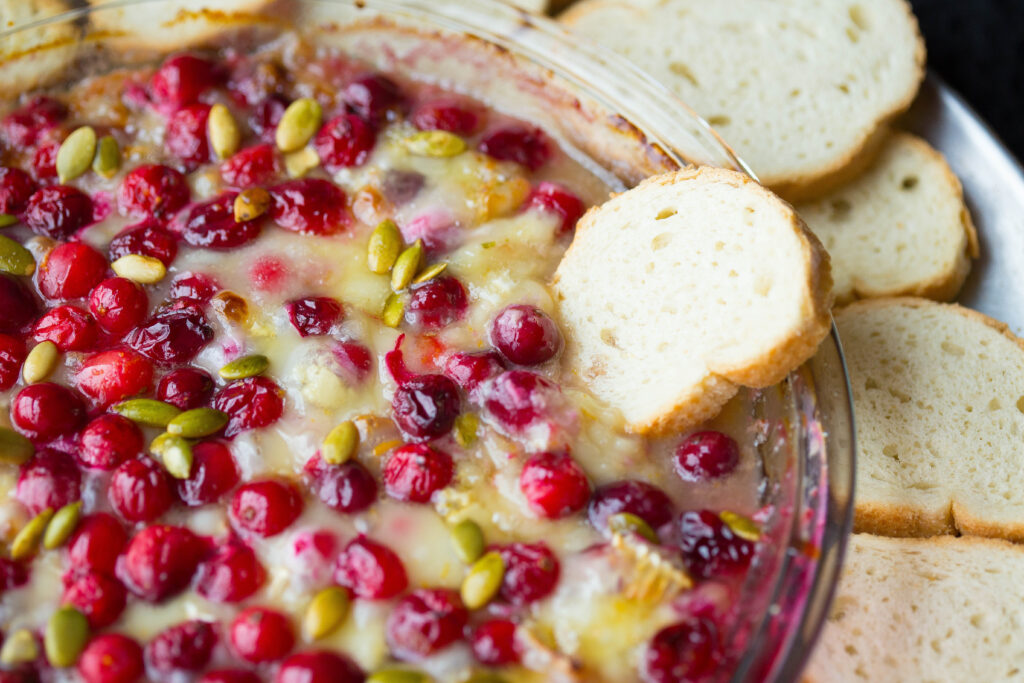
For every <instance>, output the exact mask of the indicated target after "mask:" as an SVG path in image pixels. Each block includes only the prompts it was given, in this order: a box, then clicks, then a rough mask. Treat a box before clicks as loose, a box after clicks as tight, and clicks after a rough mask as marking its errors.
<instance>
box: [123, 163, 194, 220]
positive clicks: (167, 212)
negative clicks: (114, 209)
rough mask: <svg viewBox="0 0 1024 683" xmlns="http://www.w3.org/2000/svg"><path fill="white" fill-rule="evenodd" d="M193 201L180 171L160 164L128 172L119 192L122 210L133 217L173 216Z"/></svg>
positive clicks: (140, 167)
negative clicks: (190, 199)
mask: <svg viewBox="0 0 1024 683" xmlns="http://www.w3.org/2000/svg"><path fill="white" fill-rule="evenodd" d="M188 200H189V189H188V182H186V180H185V176H183V175H182V174H181V173H179V172H178V171H175V170H174V169H173V168H169V167H167V166H161V165H160V164H147V165H145V166H139V167H138V168H134V169H132V170H131V171H129V172H128V175H126V176H125V177H124V180H123V181H122V182H121V187H120V188H118V191H117V203H118V205H119V206H120V207H121V210H122V211H124V212H125V213H128V214H131V215H133V216H156V217H157V218H169V217H171V216H173V215H174V214H175V213H177V211H178V210H179V209H181V208H182V207H183V206H185V204H187V203H188Z"/></svg>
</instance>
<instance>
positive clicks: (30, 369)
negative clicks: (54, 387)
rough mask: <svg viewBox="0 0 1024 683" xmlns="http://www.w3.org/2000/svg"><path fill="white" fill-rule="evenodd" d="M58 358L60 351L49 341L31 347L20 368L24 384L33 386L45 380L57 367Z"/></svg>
mask: <svg viewBox="0 0 1024 683" xmlns="http://www.w3.org/2000/svg"><path fill="white" fill-rule="evenodd" d="M59 358H60V349H58V348H57V345H56V344H54V343H53V342H52V341H50V340H49V339H46V340H44V341H41V342H39V343H38V344H36V345H35V346H33V347H32V350H31V351H29V352H28V355H27V356H25V362H24V363H23V364H22V366H21V377H22V379H24V380H25V384H35V383H36V382H42V381H43V380H44V379H46V378H47V377H48V376H49V374H50V373H51V372H53V369H54V368H55V367H57V360H58V359H59Z"/></svg>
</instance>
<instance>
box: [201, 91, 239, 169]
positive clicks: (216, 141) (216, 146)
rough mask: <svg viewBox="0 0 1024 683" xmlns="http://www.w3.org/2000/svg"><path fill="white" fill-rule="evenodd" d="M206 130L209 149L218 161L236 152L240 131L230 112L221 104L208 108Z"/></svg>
mask: <svg viewBox="0 0 1024 683" xmlns="http://www.w3.org/2000/svg"><path fill="white" fill-rule="evenodd" d="M206 128H207V131H208V134H209V136H210V147H212V148H213V153H214V154H216V155H217V158H218V159H227V158H228V157H229V156H231V155H232V154H234V153H235V152H237V151H238V147H239V145H241V143H242V131H240V130H239V129H238V123H237V122H236V121H235V117H234V116H232V115H231V111H230V110H229V109H228V108H227V107H225V106H224V105H223V104H215V105H213V106H212V107H210V117H209V118H208V119H207V120H206Z"/></svg>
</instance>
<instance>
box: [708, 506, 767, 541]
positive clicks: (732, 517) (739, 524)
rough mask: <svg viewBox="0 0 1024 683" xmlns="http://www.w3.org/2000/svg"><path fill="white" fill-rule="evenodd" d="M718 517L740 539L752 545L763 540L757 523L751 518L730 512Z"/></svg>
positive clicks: (724, 511) (723, 512) (719, 514)
mask: <svg viewBox="0 0 1024 683" xmlns="http://www.w3.org/2000/svg"><path fill="white" fill-rule="evenodd" d="M718 517H719V518H720V519H721V520H722V521H723V522H725V525H726V526H727V527H729V528H730V529H732V532H733V533H734V534H736V535H737V536H739V537H740V538H742V539H744V540H747V541H751V542H752V543H756V542H757V541H759V540H760V539H761V530H760V529H759V528H758V526H757V523H756V522H755V521H754V520H752V519H750V518H749V517H744V516H743V515H738V514H736V513H735V512H729V511H728V510H722V511H721V512H719V513H718Z"/></svg>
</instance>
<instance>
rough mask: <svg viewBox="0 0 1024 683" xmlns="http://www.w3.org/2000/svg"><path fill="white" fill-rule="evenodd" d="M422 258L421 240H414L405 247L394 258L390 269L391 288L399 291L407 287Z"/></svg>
mask: <svg viewBox="0 0 1024 683" xmlns="http://www.w3.org/2000/svg"><path fill="white" fill-rule="evenodd" d="M422 260H423V240H416V243H415V244H414V245H412V246H411V247H408V248H407V249H405V251H403V252H402V253H401V254H399V255H398V258H397V259H396V260H395V266H394V268H392V269H391V289H393V290H395V291H396V292H400V291H402V290H403V289H405V288H406V287H408V286H409V283H410V282H412V279H413V278H414V277H416V272H417V271H418V270H419V269H420V262H421V261H422Z"/></svg>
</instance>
